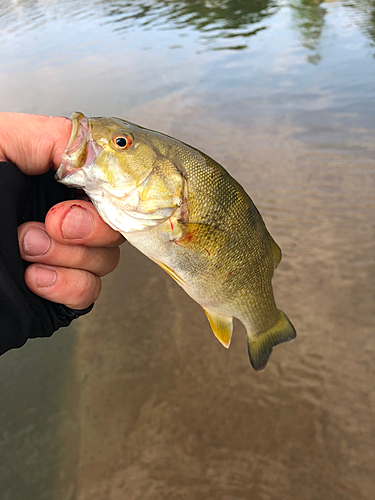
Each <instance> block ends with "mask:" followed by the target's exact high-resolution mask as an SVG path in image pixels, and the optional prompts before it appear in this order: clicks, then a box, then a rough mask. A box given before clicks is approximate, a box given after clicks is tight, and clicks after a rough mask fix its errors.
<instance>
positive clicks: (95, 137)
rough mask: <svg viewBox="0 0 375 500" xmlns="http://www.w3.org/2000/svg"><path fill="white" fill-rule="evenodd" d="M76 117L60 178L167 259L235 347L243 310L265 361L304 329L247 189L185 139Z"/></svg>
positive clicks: (251, 344) (255, 353)
mask: <svg viewBox="0 0 375 500" xmlns="http://www.w3.org/2000/svg"><path fill="white" fill-rule="evenodd" d="M72 119H73V130H72V136H71V139H70V141H69V144H68V147H67V150H66V152H65V154H64V156H63V162H62V165H61V167H60V169H59V170H58V172H57V178H58V179H59V180H60V181H62V182H64V183H65V184H67V185H70V186H77V187H80V188H83V189H84V190H85V191H86V193H87V194H88V196H89V197H90V198H91V199H92V201H93V203H94V204H95V207H96V208H97V210H98V212H99V214H100V215H101V217H102V218H103V219H104V220H105V221H106V222H107V223H108V224H109V225H110V226H111V227H113V228H114V229H116V230H118V231H120V232H121V233H122V234H123V235H124V236H125V237H126V238H127V240H128V241H129V242H130V243H131V244H132V245H134V246H135V247H136V248H138V249H139V250H140V251H141V252H142V253H144V254H145V255H147V256H148V257H149V258H150V259H152V260H153V261H155V262H156V263H157V264H159V265H160V266H161V267H162V268H163V269H165V270H166V271H167V272H168V273H169V274H170V275H171V276H172V277H173V278H174V279H175V280H176V281H177V283H178V284H179V285H180V286H182V288H183V289H184V290H185V291H186V292H187V293H188V294H189V295H190V296H191V297H192V298H193V299H194V300H195V301H197V302H198V303H199V304H200V305H201V306H202V307H203V309H204V310H205V312H206V314H207V317H208V319H209V322H210V325H211V327H212V330H213V332H214V334H215V335H216V337H217V338H218V339H219V340H220V342H221V343H222V344H223V345H224V346H226V347H229V344H230V339H231V335H232V322H233V317H236V318H238V319H239V320H240V321H241V322H242V323H243V324H244V326H245V327H246V330H247V335H248V350H249V356H250V361H251V364H252V365H253V367H254V368H255V369H256V370H261V369H263V368H264V367H265V365H266V363H267V361H268V358H269V356H270V354H271V351H272V347H273V346H274V345H276V344H279V343H280V342H286V341H289V340H292V339H293V338H294V337H295V330H294V328H293V326H292V325H291V323H290V322H289V320H288V318H287V317H286V316H285V314H284V313H283V312H281V311H279V310H278V309H277V307H276V305H275V301H274V296H273V290H272V285H271V279H272V276H273V272H274V268H275V267H276V266H277V265H278V263H279V261H280V259H281V251H280V249H279V247H278V246H277V244H276V243H275V242H274V240H273V239H272V237H271V236H270V234H269V233H268V231H267V229H266V227H265V224H264V222H263V220H262V217H261V216H260V214H259V212H258V210H257V209H256V207H255V205H254V204H253V202H252V201H251V199H250V198H249V196H248V195H247V194H246V193H245V191H244V189H243V188H242V187H241V186H240V185H239V184H238V183H237V182H236V181H235V180H234V179H233V178H232V177H231V176H230V175H229V174H228V172H227V171H226V170H225V169H224V168H223V167H221V166H220V165H219V164H218V163H217V162H215V161H214V160H212V159H211V158H210V157H208V156H207V155H205V154H204V153H201V152H200V151H198V150H196V149H194V148H192V147H190V146H188V145H186V144H184V143H182V142H180V141H178V140H176V139H173V138H171V137H168V136H165V135H163V134H160V133H158V132H153V131H150V130H147V129H144V128H142V127H139V126H137V125H134V124H132V123H129V122H126V121H124V120H120V119H118V118H110V119H107V118H90V119H86V118H85V117H84V116H83V115H82V114H80V113H75V114H73V116H72Z"/></svg>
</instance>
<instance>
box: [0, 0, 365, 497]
mask: <svg viewBox="0 0 375 500" xmlns="http://www.w3.org/2000/svg"><path fill="white" fill-rule="evenodd" d="M0 43H1V48H2V50H1V53H0V54H1V55H0V72H1V78H0V109H1V110H4V111H5V110H7V111H20V112H31V113H43V114H54V115H70V114H71V112H72V111H74V110H81V111H83V112H84V113H85V114H86V115H87V116H98V115H99V116H100V115H101V116H106V115H107V116H111V115H117V116H121V117H124V118H126V119H128V120H130V121H134V122H136V123H140V124H142V125H143V126H146V127H149V128H153V129H157V130H160V131H162V132H164V133H167V134H170V135H173V136H176V137H178V138H180V139H182V140H183V141H185V142H187V143H190V144H192V145H194V146H195V147H197V148H199V149H202V150H203V151H205V152H206V153H208V154H209V155H211V156H213V157H214V158H215V159H216V160H218V161H219V162H220V163H222V164H223V165H224V166H225V167H226V168H227V170H228V171H229V172H230V173H231V174H232V175H233V176H234V177H235V178H236V179H237V180H239V181H240V182H241V184H242V185H243V186H244V187H245V189H246V190H247V192H248V193H249V194H250V196H251V197H252V199H253V200H254V202H255V203H256V205H257V207H258V208H259V210H260V212H261V213H262V215H263V218H264V220H265V222H266V224H267V226H268V228H269V230H270V232H271V234H272V235H273V236H274V238H275V240H276V241H277V242H278V243H279V245H280V246H281V248H282V250H283V261H282V263H281V264H280V266H279V268H278V269H277V272H276V275H275V278H274V289H275V295H276V300H277V303H278V306H279V307H280V308H281V309H282V310H284V311H286V313H287V314H288V316H289V317H290V319H291V321H292V322H293V324H294V325H295V326H296V329H297V333H298V337H297V340H296V341H294V342H293V343H291V344H287V345H282V346H280V347H277V348H276V349H275V350H274V352H273V354H272V357H271V360H270V362H269V364H268V366H267V369H266V371H265V372H262V373H261V374H258V373H255V372H254V371H253V370H252V369H251V367H250V364H249V362H248V358H247V352H246V339H245V331H244V329H243V327H242V326H241V325H240V324H239V323H238V322H237V323H236V324H235V331H234V336H233V343H232V346H231V348H230V350H229V351H227V350H225V349H223V348H222V346H221V345H220V344H219V343H218V342H217V341H216V340H215V338H214V337H213V335H212V333H211V332H210V328H209V325H208V323H207V320H206V318H205V315H204V313H203V312H202V310H201V309H200V307H199V306H198V305H197V304H195V303H194V302H193V301H192V300H191V299H189V297H187V296H186V294H185V293H184V292H183V291H182V290H181V289H180V288H179V287H178V286H177V285H176V284H175V283H174V282H173V281H172V280H171V278H169V276H167V275H166V274H165V273H164V272H163V271H162V270H161V269H159V268H158V267H157V266H155V265H154V264H153V263H152V262H151V261H149V260H148V259H146V258H145V257H143V256H142V255H141V254H140V253H139V252H137V251H136V250H134V249H133V248H131V247H130V246H129V245H126V244H125V245H124V246H123V248H122V260H121V263H120V266H119V268H118V269H117V270H116V272H114V273H113V274H112V275H111V276H108V277H107V278H105V279H104V280H103V281H104V291H103V293H102V295H101V297H100V299H99V300H98V302H97V304H96V306H95V308H94V311H93V312H92V313H91V314H90V315H88V316H87V317H84V318H81V319H80V320H79V321H76V322H75V323H74V325H73V326H72V327H71V328H69V329H64V330H60V331H59V332H58V333H56V334H55V335H54V336H53V337H52V338H51V339H37V340H32V341H29V342H28V343H27V345H26V346H24V347H23V348H22V349H19V350H15V351H12V352H9V353H7V354H6V355H4V356H2V357H1V358H0V387H1V389H0V405H1V406H0V418H1V420H0V499H1V500H19V499H22V500H34V499H35V500H43V499H48V500H51V499H53V500H69V499H72V500H73V499H74V500H75V499H79V500H86V499H87V500H99V499H100V500H101V499H106V500H118V499H126V500H138V499H142V500H144V499H150V500H151V499H152V500H154V499H159V498H173V499H184V500H185V499H186V500H190V499H194V500H206V499H207V498H212V499H215V500H250V499H251V500H268V499H270V500H274V499H275V500H279V499H282V500H289V499H293V500H294V499H298V500H318V499H319V500H320V499H321V498H324V499H326V500H331V499H332V500H336V499H338V498H340V499H343V500H352V499H353V498H355V499H359V500H362V499H366V500H367V499H370V498H373V492H374V490H375V471H374V464H375V453H374V446H375V432H374V416H375V389H374V376H375V369H374V358H375V340H374V299H375V297H374V274H375V273H374V271H375V252H374V237H375V218H374V215H375V197H374V187H375V181H374V179H375V176H374V173H375V159H374V158H375V145H374V132H375V85H374V81H375V59H374V55H375V5H374V2H372V1H366V0H363V1H361V2H360V1H351V2H349V1H348V2H329V3H319V2H313V1H311V0H291V1H289V2H279V1H269V2H268V1H266V0H260V1H245V0H243V1H240V0H238V1H235V0H227V1H225V0H221V1H219V0H216V1H215V0H212V1H211V2H208V1H203V0H201V1H187V0H186V1H182V0H180V1H177V0H176V1H153V2H152V1H132V2H130V1H129V2H126V1H120V0H119V1H96V2H88V1H87V0H74V1H73V0H71V1H70V0H66V1H64V2H58V1H57V0H49V1H47V0H44V1H43V0H40V1H37V0H29V1H27V0H23V1H22V0H18V1H17V0H12V1H5V0H0Z"/></svg>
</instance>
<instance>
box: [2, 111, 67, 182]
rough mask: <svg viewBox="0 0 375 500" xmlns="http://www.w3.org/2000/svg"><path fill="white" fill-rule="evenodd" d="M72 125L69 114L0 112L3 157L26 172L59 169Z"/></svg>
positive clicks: (31, 173) (32, 172)
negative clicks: (61, 115) (66, 116)
mask: <svg viewBox="0 0 375 500" xmlns="http://www.w3.org/2000/svg"><path fill="white" fill-rule="evenodd" d="M71 128H72V122H71V120H69V119H68V118H63V117H58V116H43V115H28V114H24V113H0V161H10V162H12V163H14V164H15V165H17V167H18V168H19V169H20V170H21V171H22V172H23V173H25V174H27V175H37V174H42V173H44V172H46V171H47V170H48V169H49V168H50V167H53V168H54V169H55V170H56V169H57V168H58V166H59V164H60V162H61V155H62V154H63V152H64V150H65V148H66V145H67V144H68V141H69V137H70V132H71Z"/></svg>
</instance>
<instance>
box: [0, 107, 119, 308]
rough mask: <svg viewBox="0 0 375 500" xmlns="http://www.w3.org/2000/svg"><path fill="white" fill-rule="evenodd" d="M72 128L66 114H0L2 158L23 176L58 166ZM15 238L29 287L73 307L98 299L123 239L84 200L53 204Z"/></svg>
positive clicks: (0, 159)
mask: <svg viewBox="0 0 375 500" xmlns="http://www.w3.org/2000/svg"><path fill="white" fill-rule="evenodd" d="M70 131H71V121H70V120H69V119H67V118H62V117H46V116H39V115H26V114H18V113H0V161H9V162H12V163H14V164H15V165H17V167H18V168H19V169H20V170H21V171H22V172H24V173H25V174H27V175H38V174H42V173H45V172H46V171H47V170H48V169H49V168H51V167H52V168H54V169H55V170H56V169H57V168H58V166H59V164H60V162H61V155H62V154H63V152H64V150H65V147H66V145H67V143H68V140H69V136H70ZM18 238H19V247H20V252H21V256H22V258H23V259H24V260H26V261H28V262H31V263H32V264H31V265H30V266H29V267H28V268H27V269H26V272H25V282H26V284H27V286H28V288H29V289H30V290H31V291H32V292H34V293H35V294H36V295H38V296H40V297H42V298H44V299H47V300H49V301H52V302H57V303H60V304H64V305H66V306H67V307H70V308H72V309H85V308H86V307H88V306H89V305H90V304H91V303H92V302H93V301H95V300H96V299H97V297H98V295H99V293H100V287H101V285H100V277H101V276H104V275H105V274H107V273H109V272H111V271H112V270H113V269H114V268H115V267H116V266H117V263H118V260H119V254H120V252H119V248H118V246H119V245H120V244H121V243H122V242H123V241H124V238H123V237H122V236H121V235H120V234H119V233H117V232H116V231H114V230H113V229H111V228H110V227H109V226H108V225H107V224H105V223H104V222H103V220H102V219H101V218H100V217H99V215H98V213H97V212H96V210H95V208H94V207H93V205H92V204H91V203H90V202H88V201H82V200H76V201H65V202H62V203H59V204H57V205H55V206H54V207H53V208H52V209H51V210H50V211H49V212H48V214H47V216H46V220H45V222H44V223H41V222H36V221H32V222H26V223H24V224H22V225H21V226H19V228H18Z"/></svg>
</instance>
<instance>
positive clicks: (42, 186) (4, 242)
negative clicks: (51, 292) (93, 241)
mask: <svg viewBox="0 0 375 500" xmlns="http://www.w3.org/2000/svg"><path fill="white" fill-rule="evenodd" d="M53 175H54V172H53V171H49V172H47V173H46V174H43V175H38V176H27V175H25V174H23V173H22V172H21V171H20V170H18V168H17V167H16V166H15V165H13V164H12V163H4V162H0V355H1V354H3V353H4V352H6V351H8V350H10V349H13V348H15V347H21V346H22V345H23V344H24V343H25V342H26V341H27V339H28V338H35V337H49V336H51V335H52V333H53V332H54V331H56V330H57V329H58V328H60V327H62V326H68V325H69V324H70V322H71V321H72V320H73V319H75V318H77V317H78V316H81V315H82V314H86V313H87V312H89V311H90V310H91V309H92V305H91V306H90V307H89V308H87V309H85V310H83V311H76V310H74V309H70V308H68V307H65V306H64V305H62V304H56V303H54V302H50V301H48V300H45V299H42V298H40V297H38V296H37V295H35V294H34V293H33V292H31V291H30V290H29V289H28V288H27V286H26V285H25V281H24V272H25V269H26V267H27V266H28V265H29V263H27V262H25V261H24V260H22V259H21V255H20V251H19V248H18V238H17V226H19V225H20V224H23V223H24V222H28V221H39V222H44V219H45V216H46V214H47V212H48V210H49V209H50V208H51V207H52V206H53V205H55V204H56V203H59V202H60V201H64V200H69V199H73V197H74V195H75V191H74V190H73V189H68V188H67V187H65V186H63V185H62V184H59V183H57V182H56V181H55V180H54V178H53Z"/></svg>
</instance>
